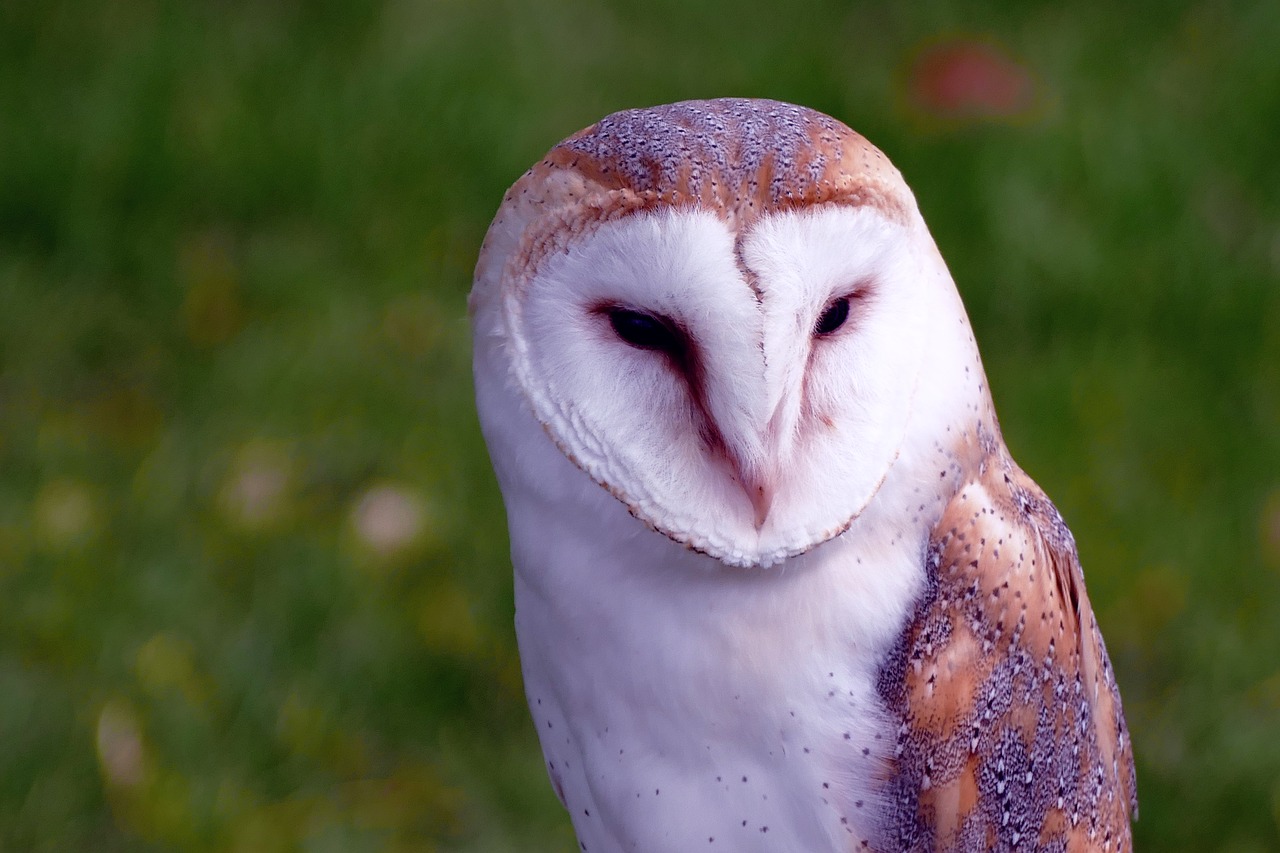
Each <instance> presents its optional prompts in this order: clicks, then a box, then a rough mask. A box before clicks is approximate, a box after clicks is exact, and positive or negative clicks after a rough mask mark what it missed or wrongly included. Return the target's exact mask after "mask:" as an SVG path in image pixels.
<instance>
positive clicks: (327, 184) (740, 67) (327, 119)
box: [0, 0, 1280, 851]
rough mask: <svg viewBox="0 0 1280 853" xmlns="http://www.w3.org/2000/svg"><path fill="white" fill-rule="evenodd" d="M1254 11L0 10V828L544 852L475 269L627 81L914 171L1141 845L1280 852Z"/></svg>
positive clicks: (546, 796) (398, 4) (1259, 14)
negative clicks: (1128, 753) (534, 186)
mask: <svg viewBox="0 0 1280 853" xmlns="http://www.w3.org/2000/svg"><path fill="white" fill-rule="evenodd" d="M1277 45H1280V5H1277V4H1274V3H1231V2H1217V1H1216V0H1207V1H1206V2H1196V3H1167V2H1160V3H1155V2H1147V3H1129V4H1121V3H1110V4H1098V3H1090V4H1074V3H1008V4H1004V3H992V2H987V3H971V4H966V7H965V8H963V9H962V8H961V7H960V5H959V4H954V3H947V2H924V3H903V4H896V5H889V4H884V5H870V4H851V3H844V2H817V3H807V4H800V5H794V6H790V7H788V9H787V11H785V12H783V11H779V9H778V8H775V7H774V6H773V5H771V4H765V3H759V2H755V0H745V2H744V0H733V2H730V0H713V2H702V3H690V2H670V0H653V1H652V2H647V3H643V4H641V3H632V2H622V0H612V2H604V3H600V2H588V0H565V2H560V3H543V4H537V3H517V2H503V0H474V2H463V0H419V2H410V0H386V2H374V3H369V4H359V3H342V2H336V0H335V2H313V3H303V2H300V0H293V1H292V2H285V0H222V2H214V0H191V2H166V0H154V2H115V3H64V2H46V3H18V2H6V3H0V472H2V475H0V849H3V850H14V851H17V850H103V851H112V850H246V851H258V850H265V851H271V850H309V851H339V850H353V851H360V850H443V851H449V850H470V851H502V850H521V851H534V850H546V851H560V850H569V849H573V848H574V847H575V845H574V844H573V841H572V836H571V834H570V832H569V829H568V823H567V820H566V818H565V816H564V815H563V814H562V813H561V811H560V809H559V806H558V804H557V803H556V802H555V800H554V797H553V795H552V794H551V791H550V787H549V785H548V784H547V783H546V780H545V778H544V773H543V770H542V764H541V760H540V758H539V753H538V748H537V744H536V741H535V737H534V732H533V729H532V727H531V726H530V724H529V722H528V720H527V719H526V714H525V709H524V701H523V697H522V694H521V686H520V677H519V669H518V661H517V658H516V652H515V645H514V638H513V633H512V627H511V610H512V599H511V592H510V569H509V565H508V562H507V553H506V548H507V545H506V537H505V527H504V521H503V516H502V510H501V503H500V500H499V496H498V493H497V489H496V485H495V483H494V481H493V478H492V475H491V473H490V472H489V469H488V463H487V459H486V457H485V452H484V448H483V446H482V444H481V441H480V437H479V433H478V428H477V425H476V419H475V414H474V411H473V408H472V403H471V396H470V395H471V390H470V377H469V362H470V356H469V350H468V346H469V345H468V328H467V322H466V319H465V304H464V302H465V296H466V293H467V290H468V288H469V285H470V272H471V267H472V264H473V263H474V259H475V255H476V251H477V248H478V245H479V242H480V240H481V237H482V236H483V234H484V230H485V228H486V226H487V224H488V221H489V218H490V217H491V216H492V215H493V212H494V211H495V209H496V208H497V205H498V203H499V201H500V199H501V196H502V193H503V191H504V189H505V188H506V187H507V186H508V185H509V184H510V183H511V182H512V181H514V180H515V179H516V177H518V176H519V174H520V173H521V172H522V171H523V170H524V169H525V168H526V167H527V166H528V165H530V164H531V163H533V162H534V160H535V159H537V158H538V157H540V156H541V155H542V153H543V152H544V151H545V150H546V149H547V148H548V147H550V146H551V145H552V144H553V143H554V142H555V141H556V140H558V139H559V138H561V137H563V136H566V135H568V134H569V133H571V132H573V131H574V130H576V129H578V128H579V127H582V126H584V125H586V124H588V123H590V122H591V121H594V120H595V119H596V118H598V117H600V116H602V115H604V114H606V113H608V112H611V111H613V110H616V109H621V108H625V107H631V106H641V105H648V104H654V103H660V102H665V101H672V100H679V99H682V98H691V97H711V96H718V95H751V96H767V97H775V98H780V99H784V100H790V101H795V102H799V103H802V104H806V105H809V106H812V107H815V108H817V109H820V110H823V111H825V112H828V113H831V114H832V115H834V116H836V117H838V118H840V119H842V120H844V121H845V122H847V123H848V124H850V125H852V126H853V127H854V128H856V129H858V130H860V131H861V132H863V133H864V134H865V135H867V136H868V137H870V138H871V139H872V141H874V142H876V143H877V144H878V145H879V146H880V147H881V148H883V149H884V150H885V151H886V152H887V153H888V154H889V156H890V157H891V158H892V159H893V160H894V161H895V162H896V163H897V164H898V166H899V167H900V168H901V169H902V171H903V172H904V173H905V175H906V176H907V179H908V181H909V182H910V183H911V185H912V187H913V188H914V190H915V192H916V194H917V196H918V198H919V201H920V204H921V207H922V208H923V210H924V212H925V216H926V219H927V220H928V221H929V223H930V224H931V227H932V229H933V232H934V234H935V236H936V237H937V240H938V243H939V244H940V246H941V248H942V252H943V255H944V256H945V257H946V258H947V259H948V261H949V263H950V264H951V266H952V269H953V271H954V273H955V277H956V280H957V282H958V284H959V286H960V289H961V292H962V294H963V295H964V297H965V300H966V302H967V305H968V308H969V311H970V313H971V315H972V319H973V323H974V325H975V327H976V330H977V334H978V339H979V342H980V344H981V346H982V348H983V352H984V355H985V359H986V364H987V368H988V372H989V374H990V379H991V385H992V387H993V388H994V390H995V397H996V402H997V406H998V408H999V411H1000V413H1001V415H1002V421H1003V424H1004V427H1005V432H1006V436H1007V438H1008V441H1009V444H1010V445H1011V447H1012V449H1013V452H1014V455H1015V456H1016V457H1017V458H1018V459H1019V460H1020V462H1021V463H1022V465H1023V466H1024V467H1025V468H1026V469H1027V470H1028V471H1029V472H1030V473H1031V474H1032V476H1034V477H1035V478H1036V479H1037V480H1038V481H1040V483H1041V484H1042V485H1043V486H1044V487H1045V488H1046V490H1047V491H1048V492H1049V494H1050V495H1051V496H1052V497H1053V498H1054V499H1055V501H1056V502H1057V503H1058V504H1059V506H1060V508H1061V509H1062V511H1063V513H1064V515H1065V516H1066V518H1067V520H1068V522H1069V523H1070V524H1071V526H1072V527H1073V529H1074V531H1075V533H1076V536H1077V539H1078V541H1079V546H1080V551H1081V553H1082V557H1083V561H1084V565H1085V569H1086V573H1087V575H1088V579H1089V588H1090V593H1091V596H1092V599H1093V602H1094V604H1095V607H1096V608H1097V611H1098V614H1099V618H1100V620H1101V622H1102V625H1103V629H1104V632H1105V634H1106V637H1107V640H1108V642H1109V645H1110V649H1111V652H1112V656H1113V658H1114V661H1115V666H1116V670H1117V673H1118V678H1119V682H1120V686H1121V689H1122V691H1123V695H1124V701H1125V709H1126V711H1127V713H1128V718H1129V723H1130V727H1131V729H1132V732H1133V739H1134V744H1135V750H1136V753H1137V761H1138V771H1139V773H1138V779H1139V790H1140V794H1141V799H1142V817H1141V821H1140V822H1139V823H1138V825H1137V840H1138V844H1139V848H1140V849H1144V850H1153V851H1154V850H1160V851H1176V850H1197V851H1199V850H1225V851H1262V850H1277V849H1280V291H1278V289H1277V280H1278V279H1280V145H1278V144H1277V141H1276V140H1277V135H1276V134H1277V130H1278V129H1280V50H1278V49H1277Z"/></svg>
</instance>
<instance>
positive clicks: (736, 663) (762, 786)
mask: <svg viewBox="0 0 1280 853" xmlns="http://www.w3.org/2000/svg"><path fill="white" fill-rule="evenodd" d="M842 299H844V300H847V304H848V307H849V311H848V319H847V321H845V322H843V323H842V324H840V326H839V328H838V329H836V330H835V331H834V332H833V333H832V334H830V335H827V334H825V333H824V334H819V333H818V331H817V324H818V318H819V317H820V316H823V315H824V312H826V311H827V310H828V309H829V308H830V307H831V306H832V305H833V304H834V303H835V302H836V301H839V300H842ZM617 309H625V310H627V311H633V312H641V313H643V314H645V315H646V316H650V317H654V318H657V319H658V320H660V321H661V322H663V323H665V324H668V325H669V326H670V327H671V328H673V329H677V330H678V331H679V338H680V340H681V341H682V342H683V343H682V344H681V346H682V347H684V346H686V345H687V347H688V351H687V352H685V351H683V350H682V352H681V353H680V354H679V356H678V357H677V356H675V355H673V354H671V353H664V352H657V351H651V350H647V349H645V348H644V347H637V346H634V345H632V344H629V343H627V342H626V341H624V340H622V339H620V337H619V334H618V331H617V329H616V327H614V326H612V325H611V322H610V320H609V316H610V313H609V312H610V311H614V310H617ZM471 310H472V315H473V323H474V329H475V372H476V394H477V405H478V407H479V410H480V415H481V424H482V427H483V429H484V432H485V438H486V442H487V443H488V445H489V447H490V453H491V457H492V459H493V463H494V468H495V471H496V472H497V474H498V479H499V483H500V484H501V486H502V491H503V497H504V500H505V502H506V505H507V515H508V522H509V527H510V533H511V541H512V557H513V562H514V564H515V569H516V602H517V613H516V629H517V634H518V637H519V641H520V651H521V662H522V668H523V671H524V676H525V683H526V690H527V692H528V695H529V701H530V708H531V710H532V712H533V715H534V721H535V724H536V725H537V728H538V732H539V736H540V738H541V740H542V744H543V750H544V753H545V755H546V758H547V764H548V772H549V775H550V776H551V779H552V782H553V785H554V787H555V788H556V791H557V793H558V795H559V796H560V798H561V800H562V802H564V803H565V805H566V808H567V809H568V810H569V813H570V815H571V816H572V818H573V821H574V826H575V830H576V831H577V833H578V837H579V841H580V844H581V846H582V848H583V849H587V850H596V851H601V850H603V851H614V850H687V849H695V848H696V849H716V847H721V848H728V849H733V850H739V851H771V850H787V851H790V850H813V851H819V850H862V849H873V850H967V849H1015V848H1017V849H1048V850H1055V849H1060V850H1093V849H1098V850H1102V849H1110V850H1126V849H1128V848H1129V844H1130V842H1129V829H1128V816H1129V814H1130V810H1131V809H1136V802H1135V801H1134V797H1133V773H1132V756H1131V752H1130V749H1129V743H1128V739H1127V735H1126V734H1125V731H1124V721H1123V716H1122V714H1121V712H1120V706H1119V697H1118V694H1117V693H1116V691H1115V685H1114V680H1113V678H1112V675H1111V670H1110V665H1109V663H1108V661H1107V658H1106V653H1105V649H1104V648H1103V646H1102V641H1101V636H1100V635H1099V634H1098V631H1097V626H1096V623H1095V622H1094V620H1093V616H1092V612H1091V610H1090V608H1089V604H1088V599H1087V596H1085V594H1084V586H1083V578H1082V576H1081V575H1080V572H1079V567H1078V564H1077V562H1076V558H1075V551H1074V545H1073V543H1072V542H1071V539H1070V534H1069V533H1067V532H1066V528H1065V526H1064V525H1063V524H1062V522H1061V519H1060V517H1059V516H1058V515H1057V512H1056V510H1054V509H1053V508H1052V505H1051V504H1050V503H1049V502H1048V500H1047V499H1046V498H1044V496H1043V494H1041V493H1040V491H1039V490H1038V489H1037V488H1036V487H1035V485H1034V484H1033V483H1031V481H1030V480H1029V479H1027V478H1026V476H1025V475H1024V474H1022V473H1021V471H1019V470H1018V469H1017V468H1016V466H1015V465H1013V463H1012V462H1011V461H1010V460H1009V458H1008V455H1007V451H1005V449H1004V445H1003V442H1002V441H1001V440H1000V438H999V429H998V426H997V424H996V419H995V414H994V411H993V409H992V406H991V400H990V395H989V393H988V391H987V388H986V384H985V377H984V376H983V372H982V366H981V362H980V360H979V358H978V354H977V349H976V346H975V344H974V342H973V338H972V334H971V332H970V330H969V326H968V322H967V319H966V318H965V315H964V309H963V307H962V306H961V304H960V301H959V297H958V295H957V293H956V291H955V287H954V285H953V284H952V282H951V278H950V274H949V273H948V271H947V269H946V266H945V264H944V263H943V261H942V259H941V257H940V256H939V255H938V253H937V250H936V248H935V247H934V244H933V241H932V238H931V237H930V236H929V233H928V229H927V228H926V227H925V225H924V223H923V220H922V219H921V217H920V214H919V211H918V209H917V208H916V204H915V200H914V198H913V197H912V196H911V193H910V191H909V190H908V189H907V187H906V185H905V183H903V181H902V179H901V176H900V175H899V174H898V173H897V171H896V169H894V168H893V167H892V165H890V164H889V162H888V160H887V159H885V158H884V156H883V155H882V154H881V153H880V152H879V151H878V150H876V149H875V148H874V147H873V146H871V145H870V144H869V143H868V142H867V141H866V140H865V139H863V138H862V137H860V136H858V135H857V134H856V133H854V132H853V131H851V130H849V129H848V128H847V127H845V126H844V125H843V124H841V123H839V122H837V121H836V120H834V119H832V118H830V117H828V116H824V115H822V114H820V113H816V112H814V111H812V110H807V109H804V108H802V107H795V106H792V105H788V104H779V103H777V102H771V101H753V100H746V99H723V100H719V101H698V102H686V103H681V104H673V105H667V106H663V107H655V108H652V109H646V110H632V111H626V112H623V113H618V114H614V115H613V116H609V117H607V118H605V119H603V120H601V121H600V122H598V123H597V124H595V125H593V126H591V127H589V128H587V129H585V130H583V131H581V132H580V133H578V134H575V135H574V136H572V137H570V138H569V139H567V140H565V141H564V142H562V143H560V144H559V145H557V146H556V147H555V148H553V149H552V151H551V152H550V153H549V154H548V155H547V157H546V158H544V160H543V161H541V162H540V163H539V164H537V165H536V166H535V167H534V168H533V169H531V170H530V171H529V172H528V173H527V174H526V175H525V176H524V177H523V178H521V179H520V180H519V181H518V182H517V183H516V184H515V186H513V187H512V189H511V190H510V192H508V194H507V196H506V198H505V199H504V202H503V205H502V208H501V209H500V211H499V213H498V215H497V217H496V218H495V220H494V223H493V225H492V226H491V228H490V231H489V234H488V235H487V236H486V239H485V244H484V247H483V249H482V252H481V257H480V260H479V263H478V264H477V271H476V285H475V288H474V289H473V291H472V297H471ZM975 541H976V542H977V544H976V545H975V544H974V543H975ZM992 543H994V544H992ZM997 548H998V549H999V550H998V553H997ZM975 549H976V550H975ZM1015 550H1016V554H1015ZM1063 697H1066V699H1064V698H1063ZM1019 774H1021V775H1019ZM1028 774H1031V778H1028ZM1049 793H1052V796H1050V795H1049ZM1059 797H1061V803H1059V799H1058V798H1059Z"/></svg>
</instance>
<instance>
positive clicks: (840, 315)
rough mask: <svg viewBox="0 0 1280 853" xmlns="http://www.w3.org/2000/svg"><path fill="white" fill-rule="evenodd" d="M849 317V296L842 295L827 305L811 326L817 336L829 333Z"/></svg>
mask: <svg viewBox="0 0 1280 853" xmlns="http://www.w3.org/2000/svg"><path fill="white" fill-rule="evenodd" d="M848 319H849V297H847V296H842V297H840V298H839V299H837V300H836V301H835V302H832V303H831V304H830V305H828V306H827V310H826V311H823V312H822V316H821V317H819V318H818V322H817V323H815V324H814V326H813V333H814V334H815V335H818V336H822V335H829V334H831V333H832V332H834V331H835V330H836V329H838V328H840V327H841V326H843V325H844V323H845V321H846V320H848Z"/></svg>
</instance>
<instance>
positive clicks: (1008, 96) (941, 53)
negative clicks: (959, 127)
mask: <svg viewBox="0 0 1280 853" xmlns="http://www.w3.org/2000/svg"><path fill="white" fill-rule="evenodd" d="M908 80H909V91H910V96H911V100H912V101H913V102H914V104H915V105H916V106H917V107H918V108H919V109H921V110H923V111H924V112H926V113H928V114H929V115H931V116H933V117H935V118H942V119H981V118H1011V117H1016V116H1020V115H1024V114H1026V113H1027V112H1029V111H1030V110H1031V108H1032V107H1033V106H1034V105H1035V89H1036V86H1035V81H1034V79H1033V78H1032V75H1031V72H1030V71H1028V70H1027V68H1026V67H1025V66H1023V65H1022V64H1021V63H1019V62H1017V61H1015V60H1013V59H1011V58H1010V57H1008V56H1006V55H1005V54H1004V53H1003V52H1002V51H1001V50H1000V49H999V48H998V47H996V46H994V45H991V44H987V43H984V42H979V41H973V40H971V39H957V40H950V41H945V42H939V43H937V44H934V45H932V46H930V47H928V48H925V49H924V50H922V51H921V52H920V54H919V55H918V56H917V57H916V58H915V61H914V62H913V63H912V65H911V69H910V72H909V75H908Z"/></svg>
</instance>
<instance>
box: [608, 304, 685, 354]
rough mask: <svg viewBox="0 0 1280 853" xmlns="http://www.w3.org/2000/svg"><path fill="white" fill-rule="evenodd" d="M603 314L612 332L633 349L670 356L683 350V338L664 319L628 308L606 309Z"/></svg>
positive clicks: (669, 322) (673, 326) (671, 324)
mask: <svg viewBox="0 0 1280 853" xmlns="http://www.w3.org/2000/svg"><path fill="white" fill-rule="evenodd" d="M605 313H606V314H608V316H609V325H611V326H613V331H614V332H615V333H616V334H617V335H618V337H620V338H622V339H623V340H624V341H626V342H627V343H629V344H631V345H632V346H633V347H639V348H640V349H648V350H656V351H658V352H665V353H671V354H676V353H678V352H680V350H682V349H683V348H684V339H683V337H682V336H681V334H680V332H679V331H678V330H677V329H676V328H675V324H674V323H672V322H671V321H670V320H668V319H667V318H666V317H659V316H654V315H653V314H646V313H645V312H643V311H633V310H631V309H630V308H607V309H605Z"/></svg>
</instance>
